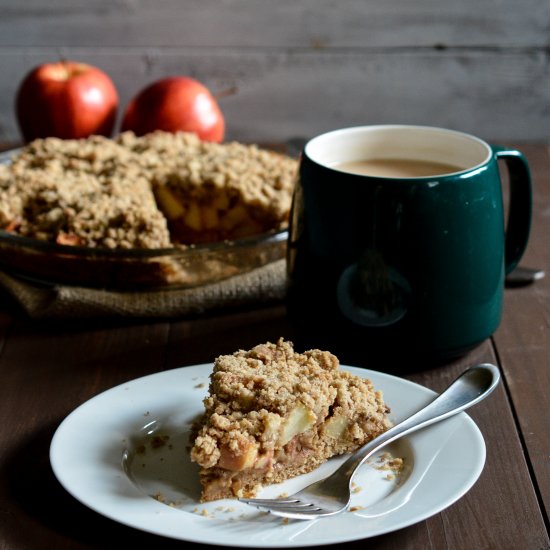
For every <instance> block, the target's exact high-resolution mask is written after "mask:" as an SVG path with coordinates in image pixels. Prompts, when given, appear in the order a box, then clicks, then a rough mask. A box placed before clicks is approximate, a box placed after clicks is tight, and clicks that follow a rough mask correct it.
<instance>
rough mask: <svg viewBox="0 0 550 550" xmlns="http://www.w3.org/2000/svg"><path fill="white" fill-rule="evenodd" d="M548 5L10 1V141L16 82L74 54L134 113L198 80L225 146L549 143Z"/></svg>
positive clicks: (3, 78)
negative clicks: (355, 140)
mask: <svg viewBox="0 0 550 550" xmlns="http://www.w3.org/2000/svg"><path fill="white" fill-rule="evenodd" d="M549 37H550V0H521V1H518V0H460V1H457V0H272V1H267V0H264V1H262V0H95V1H94V0H49V1H46V0H42V1H39V0H0V69H1V71H0V141H15V140H18V139H19V133H18V130H17V125H16V121H15V117H14V112H13V101H14V96H15V92H16V89H17V85H18V83H19V82H20V81H21V79H22V78H23V76H24V75H25V73H26V72H27V71H28V70H30V69H31V68H32V67H33V66H35V65H36V64H39V63H42V62H46V61H51V60H55V59H58V58H73V59H77V60H81V61H86V62H89V63H92V64H95V65H97V66H99V67H101V68H103V69H104V70H106V71H107V72H108V73H109V74H110V75H111V76H112V78H113V80H114V81H115V84H116V86H117V87H118V89H119V92H120V96H121V103H122V105H123V106H124V105H125V104H126V103H127V101H128V100H129V99H130V97H131V96H132V95H133V94H134V93H136V92H137V91H138V90H139V89H140V88H141V87H143V86H144V85H146V84H148V83H150V82H152V81H153V80H156V79H158V78H162V77H164V76H168V75H174V74H186V75H190V76H193V77H195V78H197V79H199V80H201V81H202V82H204V83H205V84H206V85H207V86H208V87H210V88H211V90H212V91H213V92H214V93H215V94H221V95H223V94H226V95H225V96H224V97H222V98H220V104H221V107H222V109H223V111H224V113H225V115H226V120H227V127H228V130H227V137H228V138H229V139H239V140H258V141H271V140H286V139H289V138H292V137H295V136H311V135H315V134H316V133H319V132H322V131H325V130H328V129H333V128H336V127H342V126H348V125H356V124H378V123H410V124H431V125H440V126H447V127H451V128H455V129H459V130H463V131H467V132H473V133H476V134H478V135H480V136H481V137H483V138H485V139H488V140H507V139H514V140H525V141H535V140H548V139H550V61H549V53H550V43H549Z"/></svg>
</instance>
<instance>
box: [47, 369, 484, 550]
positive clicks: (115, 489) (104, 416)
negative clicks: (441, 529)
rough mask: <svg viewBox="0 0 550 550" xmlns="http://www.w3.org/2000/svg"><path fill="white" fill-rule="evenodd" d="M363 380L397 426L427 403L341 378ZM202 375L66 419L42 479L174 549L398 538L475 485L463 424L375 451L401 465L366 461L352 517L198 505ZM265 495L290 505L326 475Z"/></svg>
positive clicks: (475, 466)
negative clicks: (395, 470)
mask: <svg viewBox="0 0 550 550" xmlns="http://www.w3.org/2000/svg"><path fill="white" fill-rule="evenodd" d="M343 368H345V369H347V370H350V371H351V372H353V373H354V374H358V375H359V376H363V377H368V378H370V379H371V380H372V381H373V383H374V385H375V387H376V388H378V389H381V390H382V391H383V393H384V397H385V400H386V403H387V404H388V405H389V406H390V407H391V408H392V419H393V420H394V421H399V420H401V419H403V418H405V417H406V416H408V415H410V414H411V413H412V412H414V411H415V410H416V409H417V408H420V407H421V406H422V405H424V404H425V403H427V402H429V401H430V400H431V399H433V395H434V392H432V391H431V390H429V389H427V388H424V387H422V386H419V385H417V384H414V383H412V382H409V381H407V380H403V379H400V378H397V377H394V376H390V375H387V374H381V373H378V372H375V371H369V370H366V369H360V368H355V367H343ZM211 369H212V365H209V364H206V365H196V366H192V367H182V368H179V369H174V370H169V371H165V372H160V373H158V374H153V375H150V376H146V377H143V378H139V379H137V380H133V381H130V382H127V383H125V384H122V385H120V386H117V387H114V388H112V389H110V390H108V391H106V392H104V393H102V394H100V395H97V396H96V397H94V398H92V399H90V400H89V401H88V402H86V403H84V404H83V405H81V406H80V407H78V408H77V409H76V410H75V411H74V412H73V413H71V414H70V415H69V416H68V417H67V418H66V419H65V420H64V421H63V422H62V423H61V425H60V426H59V428H58V429H57V431H56V433H55V435H54V437H53V440H52V443H51V448H50V460H51V464H52V468H53V471H54V473H55V475H56V477H57V478H58V480H59V481H60V483H61V484H62V485H63V487H65V489H66V490H67V491H68V492H69V493H71V494H72V495H73V496H74V497H75V498H76V499H77V500H79V501H80V502H82V503H83V504H85V505H86V506H88V507H89V508H91V509H92V510H95V511H96V512H98V513H100V514H103V515H104V516H107V517H109V518H111V519H113V520H115V521H118V522H120V523H122V524H125V525H128V526H131V527H134V528H136V529H141V530H143V531H147V532H150V533H156V534H158V535H162V536H165V537H170V538H174V539H179V540H186V541H193V542H201V543H207V544H220V545H224V546H239V547H258V548H270V547H299V546H319V545H324V544H333V543H341V542H346V541H351V540H357V539H364V538H368V537H372V536H375V535H381V534H383V533H388V532H390V531H395V530H397V529H401V528H403V527H406V526H408V525H411V524H413V523H417V522H419V521H421V520H423V519H426V518H428V517H430V516H432V515H434V514H436V513H437V512H440V511H441V510H443V509H444V508H446V507H448V506H450V505H451V504H453V503H454V502H455V501H456V500H458V499H459V498H460V497H461V496H463V495H464V494H465V493H466V492H467V491H468V490H469V489H470V488H471V487H472V485H473V484H474V483H475V481H476V480H477V478H478V477H479V475H480V473H481V471H482V469H483V465H484V463H485V444H484V441H483V437H482V435H481V433H480V431H479V429H478V428H477V426H476V425H475V423H474V422H473V421H472V420H471V418H470V417H469V416H468V415H466V413H461V414H459V415H457V416H455V417H453V418H450V419H448V420H445V421H443V422H441V423H439V424H435V425H433V426H431V427H429V428H427V429H425V430H423V431H421V432H419V433H416V434H413V435H412V436H409V437H407V438H404V439H403V440H402V441H398V442H395V443H394V444H392V445H391V446H389V447H388V448H387V451H389V452H390V453H391V455H392V456H394V457H401V458H403V459H404V463H405V468H404V469H403V472H402V473H401V475H400V476H397V477H393V476H392V475H389V474H388V471H387V470H384V469H383V468H380V467H379V466H378V465H379V463H380V460H382V459H381V458H380V457H379V458H378V461H375V462H373V463H371V465H370V466H364V467H363V468H362V470H361V472H360V473H359V477H358V478H357V482H356V484H357V492H355V493H354V495H353V502H352V507H353V509H354V511H352V512H345V513H343V514H340V515H338V516H335V517H332V518H325V519H321V520H311V521H299V520H292V521H288V522H286V521H284V520H282V519H281V518H276V517H274V516H271V515H268V514H265V513H261V512H259V511H257V510H256V509H255V508H252V507H250V506H247V505H245V504H242V503H239V502H237V501H232V500H224V501H217V502H213V503H208V504H200V503H199V502H198V495H199V492H200V488H199V484H198V474H197V472H198V469H197V467H196V465H195V464H194V463H192V462H191V461H190V459H189V454H188V436H189V430H190V425H191V423H192V422H193V420H194V419H195V418H196V417H197V415H199V414H200V413H201V411H202V399H203V398H204V396H205V395H206V392H207V385H208V376H209V374H210V372H211ZM340 462H341V459H336V460H332V461H330V462H329V463H327V464H325V465H324V466H322V467H321V468H319V469H318V470H317V471H315V472H312V473H311V474H307V475H305V476H300V477H299V478H295V479H293V480H289V481H287V482H285V483H283V484H280V485H277V486H273V487H269V488H267V489H266V490H264V491H263V492H262V496H267V497H270V496H273V497H275V496H278V495H280V494H282V493H289V494H290V493H292V492H294V491H296V490H298V489H300V488H301V487H303V486H305V485H306V484H308V483H310V482H311V481H313V480H315V479H318V478H320V477H323V476H325V475H327V474H328V473H330V471H332V470H333V469H335V468H336V467H337V466H338V464H339V463H340Z"/></svg>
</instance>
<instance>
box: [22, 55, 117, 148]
mask: <svg viewBox="0 0 550 550" xmlns="http://www.w3.org/2000/svg"><path fill="white" fill-rule="evenodd" d="M16 110H17V121H18V123H19V128H20V130H21V133H22V134H23V138H24V139H25V141H31V140H33V139H35V138H44V137H48V136H53V137H59V138H64V139H77V138H85V137H88V136H90V135H93V134H95V135H103V136H110V135H111V133H112V131H113V127H114V124H115V120H116V115H117V110H118V94H117V91H116V88H115V86H114V84H113V82H112V80H111V79H110V78H109V76H108V75H107V74H105V73H104V72H103V71H102V70H100V69H98V68H97V67H93V66H92V65H88V64H86V63H79V62H76V61H59V62H57V63H46V64H43V65H40V66H38V67H36V68H35V69H33V70H32V71H31V72H30V73H29V74H28V75H27V76H26V77H25V79H24V80H23V82H22V83H21V85H20V86H19V89H18V91H17V98H16Z"/></svg>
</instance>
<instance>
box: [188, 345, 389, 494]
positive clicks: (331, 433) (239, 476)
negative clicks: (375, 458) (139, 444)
mask: <svg viewBox="0 0 550 550" xmlns="http://www.w3.org/2000/svg"><path fill="white" fill-rule="evenodd" d="M338 367H339V362H338V359H337V358H336V357H335V356H334V355H333V354H331V353H330V352H328V351H321V350H317V349H315V350H310V351H306V352H304V353H297V352H296V351H294V348H293V344H292V343H291V342H288V341H285V340H283V339H280V340H279V341H278V342H277V343H276V344H273V343H270V342H268V343H265V344H261V345H258V346H256V347H254V348H252V349H251V350H249V351H243V350H240V351H237V352H235V353H234V354H232V355H222V356H220V357H218V358H217V359H216V361H215V363H214V368H213V372H212V374H211V376H210V385H209V395H208V396H207V397H206V398H205V400H204V406H205V412H204V414H203V415H202V417H201V419H200V420H199V421H198V422H197V425H196V426H195V429H194V431H193V435H192V445H193V446H192V449H191V459H192V460H193V461H194V462H196V463H198V464H199V466H200V467H201V469H200V481H201V484H202V496H201V500H202V501H203V502H207V501H212V500H217V499H222V498H234V497H250V496H253V495H255V494H256V492H257V491H258V490H259V489H260V488H261V487H262V486H264V485H268V484H273V483H279V482H281V481H284V480H285V479H288V478H291V477H294V476H297V475H299V474H303V473H306V472H309V471H311V470H313V469H315V468H316V467H318V466H319V465H320V464H322V463H323V462H325V461H326V460H327V459H329V458H330V457H332V456H335V455H340V454H343V453H347V452H351V451H354V450H356V449H357V448H359V447H360V446H362V445H363V444H364V443H366V442H367V441H369V440H370V439H373V438H374V437H376V436H377V435H379V434H380V433H382V432H384V431H386V430H387V429H388V428H389V427H390V426H391V423H390V421H389V419H388V413H389V408H388V407H387V406H386V404H385V403H384V401H383V398H382V394H381V392H379V391H376V390H375V389H374V388H373V385H372V382H371V381H370V380H368V379H364V378H361V377H358V376H355V375H352V374H351V373H349V372H347V371H343V370H340V369H339V368H338Z"/></svg>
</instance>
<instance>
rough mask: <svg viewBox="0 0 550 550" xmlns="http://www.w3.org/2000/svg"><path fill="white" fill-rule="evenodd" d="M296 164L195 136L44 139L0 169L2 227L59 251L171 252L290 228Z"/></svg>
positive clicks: (253, 149) (155, 134)
mask: <svg viewBox="0 0 550 550" xmlns="http://www.w3.org/2000/svg"><path fill="white" fill-rule="evenodd" d="M295 171H296V160H295V159H292V158H290V157H287V156H285V155H281V154H278V153H275V152H272V151H267V150H263V149H261V148H259V147H258V146H256V145H245V144H241V143H238V142H228V143H222V144H219V143H210V142H203V141H201V140H200V139H199V138H198V137H197V136H196V135H195V134H191V133H183V132H182V133H176V134H172V133H168V132H161V131H158V132H153V133H151V134H147V135H145V136H141V137H137V136H135V135H134V134H133V133H131V132H125V133H122V134H120V135H119V136H117V137H116V138H114V139H109V138H104V137H101V136H92V137H90V138H86V139H81V140H61V139H58V138H45V139H38V140H35V141H33V142H31V143H30V144H28V145H27V146H25V147H23V148H22V149H21V150H20V151H19V152H18V153H17V154H15V155H14V156H13V158H12V160H11V162H10V163H9V164H1V165H0V229H4V230H7V231H10V232H13V233H15V234H19V235H22V236H26V237H32V238H36V239H41V240H46V241H51V242H57V243H59V244H68V245H81V246H87V247H105V248H115V249H116V248H121V249H130V248H168V247H171V246H173V245H174V244H184V245H185V244H195V243H206V242H216V241H221V240H225V239H237V238H241V237H246V236H250V235H255V234H259V233H262V232H264V231H268V230H270V229H276V228H281V227H284V226H285V225H286V223H287V219H288V214H289V210H290V203H291V195H292V188H293V185H294V176H295Z"/></svg>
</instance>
